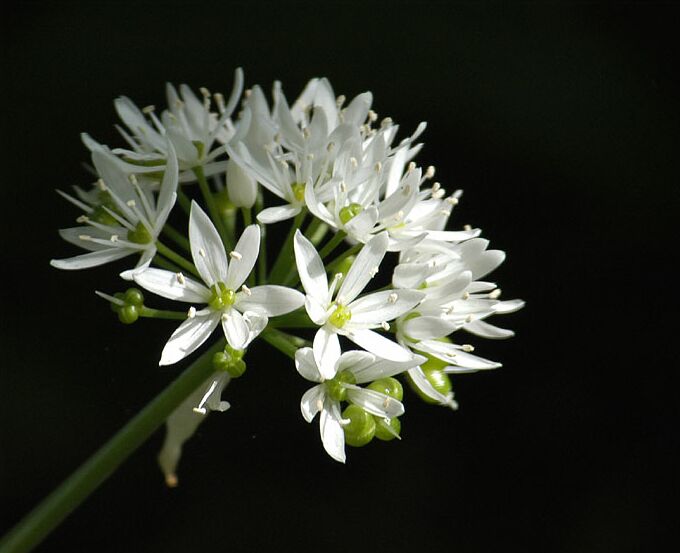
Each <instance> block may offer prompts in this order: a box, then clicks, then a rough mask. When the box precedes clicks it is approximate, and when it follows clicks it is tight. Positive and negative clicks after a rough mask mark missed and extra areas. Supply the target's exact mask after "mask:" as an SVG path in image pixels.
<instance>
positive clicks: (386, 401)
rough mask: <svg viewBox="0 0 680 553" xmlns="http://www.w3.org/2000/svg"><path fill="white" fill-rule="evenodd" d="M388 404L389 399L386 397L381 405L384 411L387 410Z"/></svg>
mask: <svg viewBox="0 0 680 553" xmlns="http://www.w3.org/2000/svg"><path fill="white" fill-rule="evenodd" d="M390 403H391V401H390V397H389V396H387V397H386V398H385V400H384V401H383V404H382V405H383V408H384V409H387V407H388V406H389V405H390Z"/></svg>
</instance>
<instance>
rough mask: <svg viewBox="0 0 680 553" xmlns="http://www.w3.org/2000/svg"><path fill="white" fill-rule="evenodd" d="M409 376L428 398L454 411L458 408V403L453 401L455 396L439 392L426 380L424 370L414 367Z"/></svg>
mask: <svg viewBox="0 0 680 553" xmlns="http://www.w3.org/2000/svg"><path fill="white" fill-rule="evenodd" d="M408 374H409V376H410V377H411V380H412V381H413V383H414V384H415V385H416V386H417V388H418V389H419V390H420V391H421V392H422V393H423V394H425V395H426V396H427V397H429V398H430V399H433V400H434V401H436V402H437V403H439V404H441V405H447V406H449V407H451V408H452V409H457V408H458V405H457V404H456V402H455V401H453V395H452V394H450V395H446V396H445V395H444V394H442V393H441V392H438V391H437V390H436V389H435V388H434V386H432V384H430V381H429V380H428V379H427V378H426V376H425V373H423V370H422V369H421V368H420V367H414V368H413V369H411V370H410V371H408Z"/></svg>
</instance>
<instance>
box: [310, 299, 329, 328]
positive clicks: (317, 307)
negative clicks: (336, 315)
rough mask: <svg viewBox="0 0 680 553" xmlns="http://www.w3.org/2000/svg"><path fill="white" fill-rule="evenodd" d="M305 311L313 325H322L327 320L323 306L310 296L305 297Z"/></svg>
mask: <svg viewBox="0 0 680 553" xmlns="http://www.w3.org/2000/svg"><path fill="white" fill-rule="evenodd" d="M305 310H306V311H307V315H309V318H310V319H311V320H312V321H313V322H314V324H317V325H322V324H324V323H325V322H326V320H327V319H328V314H327V313H326V308H325V307H324V305H323V304H322V303H320V302H319V300H317V299H316V298H313V297H312V296H305Z"/></svg>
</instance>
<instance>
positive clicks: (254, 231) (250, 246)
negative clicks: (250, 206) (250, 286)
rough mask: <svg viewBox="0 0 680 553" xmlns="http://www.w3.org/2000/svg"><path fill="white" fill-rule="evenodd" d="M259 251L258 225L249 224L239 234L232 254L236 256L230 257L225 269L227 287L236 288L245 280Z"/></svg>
mask: <svg viewBox="0 0 680 553" xmlns="http://www.w3.org/2000/svg"><path fill="white" fill-rule="evenodd" d="M259 252H260V227H259V226H257V225H249V226H247V227H246V228H245V230H244V231H243V234H241V238H239V240H238V242H237V244H236V247H235V248H234V255H236V257H232V259H231V263H229V268H228V269H227V279H226V281H225V284H226V285H227V288H231V289H232V290H237V289H238V288H239V287H240V286H241V284H243V283H244V282H245V281H246V279H247V278H248V275H249V274H250V272H251V271H252V270H253V267H254V266H255V262H256V261H257V255H258V253H259ZM239 256H240V257H239Z"/></svg>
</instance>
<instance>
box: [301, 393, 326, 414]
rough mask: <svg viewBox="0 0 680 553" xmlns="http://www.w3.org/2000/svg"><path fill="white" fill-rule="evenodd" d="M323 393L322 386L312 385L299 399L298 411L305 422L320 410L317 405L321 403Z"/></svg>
mask: <svg viewBox="0 0 680 553" xmlns="http://www.w3.org/2000/svg"><path fill="white" fill-rule="evenodd" d="M324 395H325V392H324V387H323V386H314V387H313V388H310V389H309V390H307V391H306V392H305V393H304V394H303V396H302V399H301V400H300V412H301V413H302V416H303V417H304V419H305V420H306V421H307V422H312V419H314V417H315V416H316V414H317V413H318V412H319V411H320V409H319V405H323V400H324Z"/></svg>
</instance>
